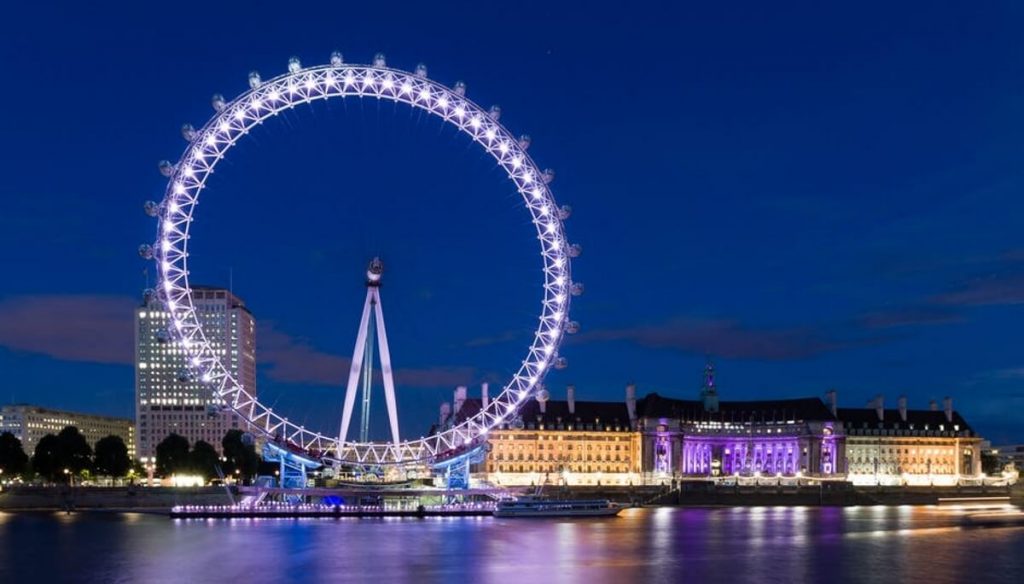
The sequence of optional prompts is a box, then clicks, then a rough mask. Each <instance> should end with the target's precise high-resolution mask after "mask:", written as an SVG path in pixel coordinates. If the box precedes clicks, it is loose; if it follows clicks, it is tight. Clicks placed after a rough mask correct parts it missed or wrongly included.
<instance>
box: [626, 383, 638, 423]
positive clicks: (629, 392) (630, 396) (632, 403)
mask: <svg viewBox="0 0 1024 584" xmlns="http://www.w3.org/2000/svg"><path fill="white" fill-rule="evenodd" d="M626 410H627V411H628V412H629V422H630V424H632V423H633V422H634V421H636V385H634V384H632V383H630V384H629V385H627V386H626Z"/></svg>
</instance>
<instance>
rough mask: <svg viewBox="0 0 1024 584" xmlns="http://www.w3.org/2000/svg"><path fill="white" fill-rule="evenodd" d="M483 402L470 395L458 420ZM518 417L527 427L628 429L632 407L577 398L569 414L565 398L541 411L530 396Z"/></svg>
mask: <svg viewBox="0 0 1024 584" xmlns="http://www.w3.org/2000/svg"><path fill="white" fill-rule="evenodd" d="M481 405H482V404H481V400H480V398H467V399H466V401H465V402H464V403H463V404H462V408H461V409H460V410H459V411H458V412H457V413H456V423H459V422H462V421H464V420H465V419H466V418H469V417H471V416H474V415H476V414H477V413H479V412H480V406H481ZM519 416H520V417H521V418H522V420H523V422H524V423H525V424H526V425H527V427H529V426H530V425H539V424H544V426H545V427H555V426H557V425H558V424H572V425H573V426H574V427H576V429H577V430H584V429H587V428H588V427H594V426H597V425H600V426H601V429H603V427H604V426H609V425H610V426H619V427H621V428H623V429H628V428H629V410H628V409H627V408H626V402H624V401H622V402H603V401H581V400H576V403H575V409H574V412H573V413H571V414H570V413H569V402H568V401H566V400H548V401H547V403H546V404H545V406H544V412H543V413H542V412H541V411H540V404H539V403H538V402H537V400H533V399H531V400H528V401H527V402H526V403H524V404H523V405H522V407H520V408H519ZM594 429H597V428H594Z"/></svg>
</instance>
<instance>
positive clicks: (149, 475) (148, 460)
mask: <svg viewBox="0 0 1024 584" xmlns="http://www.w3.org/2000/svg"><path fill="white" fill-rule="evenodd" d="M139 462H141V463H142V466H144V467H146V486H147V487H152V486H153V473H154V472H156V457H151V456H143V457H142V458H140V459H139Z"/></svg>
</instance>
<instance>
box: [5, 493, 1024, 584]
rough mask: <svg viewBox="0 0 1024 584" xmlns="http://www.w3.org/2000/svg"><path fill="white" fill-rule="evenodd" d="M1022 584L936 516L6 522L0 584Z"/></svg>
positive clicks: (1000, 532) (1016, 557)
mask: <svg viewBox="0 0 1024 584" xmlns="http://www.w3.org/2000/svg"><path fill="white" fill-rule="evenodd" d="M370 581H372V582H377V583H382V584H383V583H389V582H485V583H486V582H516V583H518V584H537V583H540V582H566V583H572V582H583V583H586V584H600V583H604V582H614V583H619V582H913V581H918V582H926V583H928V584H934V583H939V582H972V583H981V582H1024V528H998V529H961V528H959V527H957V516H956V515H954V514H953V513H951V512H949V511H946V510H943V509H937V508H932V507H854V508H846V509H844V508H805V507H771V508H764V507H762V508H743V509H739V508H735V509H734V508H727V509H670V508H660V509H628V510H626V511H624V512H623V513H622V515H621V516H620V517H618V518H615V519H604V520H600V519H598V520H593V519H591V520H544V519H537V520H534V519H493V518H464V519H386V520H372V519H361V520H360V519H342V520H331V519H327V520H323V519H309V520H283V519H261V520H238V521H227V520H170V519H167V518H165V517H162V516H155V515H141V514H131V513H126V514H104V513H79V514H75V515H70V516H68V515H61V514H44V513H35V514H2V513H0V582H4V583H7V582H147V583H159V582H222V583H228V584H243V583H245V584H249V583H263V582H370Z"/></svg>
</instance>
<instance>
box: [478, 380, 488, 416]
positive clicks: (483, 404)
mask: <svg viewBox="0 0 1024 584" xmlns="http://www.w3.org/2000/svg"><path fill="white" fill-rule="evenodd" d="M488 389H490V384H488V383H487V382H486V381H485V382H483V383H481V384H480V409H481V410H486V409H487V406H488V405H489V404H490V403H491V396H489V395H488V394H487V390H488Z"/></svg>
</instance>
